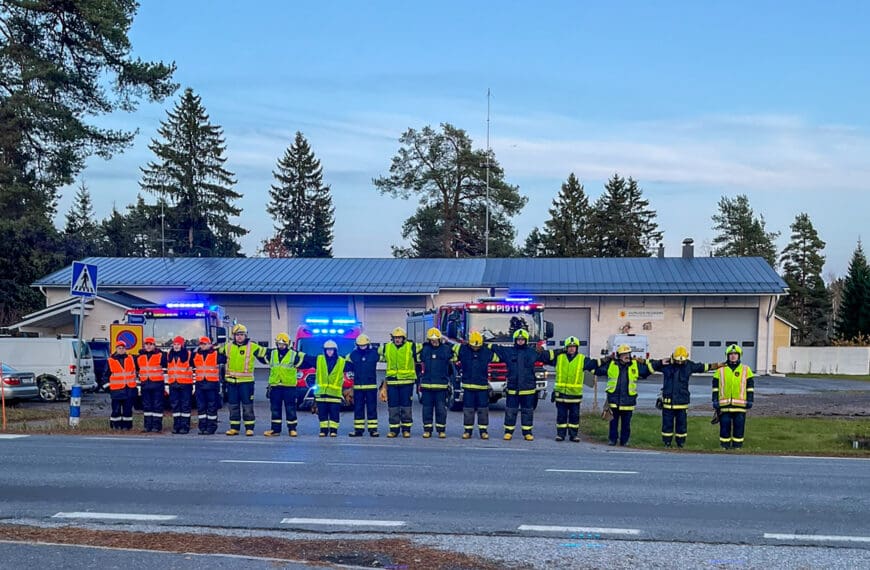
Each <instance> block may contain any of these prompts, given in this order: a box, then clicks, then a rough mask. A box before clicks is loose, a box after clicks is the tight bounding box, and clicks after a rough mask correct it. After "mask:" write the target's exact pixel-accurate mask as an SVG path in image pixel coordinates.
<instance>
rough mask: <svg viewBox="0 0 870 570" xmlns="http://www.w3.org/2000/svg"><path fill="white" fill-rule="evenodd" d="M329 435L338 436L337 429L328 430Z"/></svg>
mask: <svg viewBox="0 0 870 570" xmlns="http://www.w3.org/2000/svg"><path fill="white" fill-rule="evenodd" d="M329 437H338V432H337V431H331V432H329Z"/></svg>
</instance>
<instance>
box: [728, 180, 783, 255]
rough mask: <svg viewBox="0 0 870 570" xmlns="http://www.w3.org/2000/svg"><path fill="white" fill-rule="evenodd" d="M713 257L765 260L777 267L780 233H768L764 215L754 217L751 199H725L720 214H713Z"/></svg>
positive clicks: (741, 196)
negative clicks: (777, 243)
mask: <svg viewBox="0 0 870 570" xmlns="http://www.w3.org/2000/svg"><path fill="white" fill-rule="evenodd" d="M713 222H714V225H713V229H715V230H716V231H718V232H719V233H718V235H716V237H714V238H713V247H714V248H715V249H714V251H713V254H714V255H716V256H720V257H763V258H764V259H765V260H766V261H767V262H768V263H769V264H770V266H771V267H776V245H775V243H774V241H775V240H776V238H777V237H779V232H768V231H767V228H766V224H765V221H764V216H763V215H759V216H757V217H756V216H755V212H753V211H752V208H751V207H750V206H749V198H748V197H747V196H746V195H745V194H740V195H739V196H737V197H736V198H734V199H731V198H728V197H727V196H722V198H721V199H720V200H719V212H718V213H716V214H714V215H713Z"/></svg>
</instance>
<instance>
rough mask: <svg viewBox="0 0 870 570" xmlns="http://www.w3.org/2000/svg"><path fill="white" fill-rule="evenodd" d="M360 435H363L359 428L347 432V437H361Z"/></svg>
mask: <svg viewBox="0 0 870 570" xmlns="http://www.w3.org/2000/svg"><path fill="white" fill-rule="evenodd" d="M362 436H363V431H362V430H361V429H358V430H354V431H352V432H350V433H349V434H347V437H362Z"/></svg>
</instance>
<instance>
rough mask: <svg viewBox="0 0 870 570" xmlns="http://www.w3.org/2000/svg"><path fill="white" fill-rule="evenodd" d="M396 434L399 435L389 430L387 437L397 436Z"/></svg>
mask: <svg viewBox="0 0 870 570" xmlns="http://www.w3.org/2000/svg"><path fill="white" fill-rule="evenodd" d="M398 436H399V434H398V433H396V432H394V431H391V432H390V433H388V434H387V437H389V438H393V437H398Z"/></svg>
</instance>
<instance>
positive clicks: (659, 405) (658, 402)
mask: <svg viewBox="0 0 870 570" xmlns="http://www.w3.org/2000/svg"><path fill="white" fill-rule="evenodd" d="M664 407H665V403H664V402H663V401H662V398H661V396H659V397H658V398H656V409H657V410H661V409H662V408H664Z"/></svg>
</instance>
